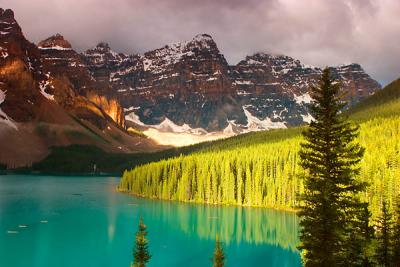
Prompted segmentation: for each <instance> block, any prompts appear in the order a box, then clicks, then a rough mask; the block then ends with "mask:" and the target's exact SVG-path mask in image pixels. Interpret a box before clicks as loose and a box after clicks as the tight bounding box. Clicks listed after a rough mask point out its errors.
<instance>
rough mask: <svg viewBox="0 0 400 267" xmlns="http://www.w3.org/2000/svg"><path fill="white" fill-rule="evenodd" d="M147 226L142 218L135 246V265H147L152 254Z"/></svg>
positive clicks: (142, 266)
mask: <svg viewBox="0 0 400 267" xmlns="http://www.w3.org/2000/svg"><path fill="white" fill-rule="evenodd" d="M146 229H147V227H146V225H145V224H144V223H143V219H142V218H140V222H139V229H138V231H137V233H136V241H135V247H134V248H133V258H134V264H133V266H134V267H145V266H146V264H147V262H149V260H150V258H151V255H150V253H149V251H148V250H149V248H148V240H147V238H146V236H147V231H146Z"/></svg>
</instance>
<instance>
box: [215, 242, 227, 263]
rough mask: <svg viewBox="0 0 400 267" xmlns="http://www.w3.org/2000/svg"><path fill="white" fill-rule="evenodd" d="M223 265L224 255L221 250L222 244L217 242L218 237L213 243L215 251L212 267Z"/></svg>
mask: <svg viewBox="0 0 400 267" xmlns="http://www.w3.org/2000/svg"><path fill="white" fill-rule="evenodd" d="M224 265H225V255H224V251H223V249H222V244H221V242H220V241H219V237H218V236H217V239H216V241H215V250H214V257H213V267H223V266H224Z"/></svg>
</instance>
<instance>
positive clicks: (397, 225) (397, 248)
mask: <svg viewBox="0 0 400 267" xmlns="http://www.w3.org/2000/svg"><path fill="white" fill-rule="evenodd" d="M392 244H393V264H394V266H395V267H400V196H399V197H397V203H396V212H395V220H394V223H393V238H392Z"/></svg>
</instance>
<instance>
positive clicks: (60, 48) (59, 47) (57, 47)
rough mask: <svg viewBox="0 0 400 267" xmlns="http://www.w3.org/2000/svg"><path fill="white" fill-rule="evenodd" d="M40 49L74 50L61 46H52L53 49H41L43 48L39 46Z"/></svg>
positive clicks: (50, 48)
mask: <svg viewBox="0 0 400 267" xmlns="http://www.w3.org/2000/svg"><path fill="white" fill-rule="evenodd" d="M39 49H40V50H68V51H69V50H72V48H69V47H62V46H59V45H55V46H51V47H41V46H39Z"/></svg>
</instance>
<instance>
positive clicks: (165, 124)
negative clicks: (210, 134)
mask: <svg viewBox="0 0 400 267" xmlns="http://www.w3.org/2000/svg"><path fill="white" fill-rule="evenodd" d="M150 127H151V128H154V129H157V130H159V131H160V132H172V133H190V134H196V135H201V134H206V133H207V131H206V130H204V129H203V128H192V127H190V126H189V125H188V124H186V123H184V124H183V125H177V124H175V123H174V122H173V121H171V120H170V119H168V118H165V119H164V120H163V121H162V122H161V123H160V124H158V125H150Z"/></svg>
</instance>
